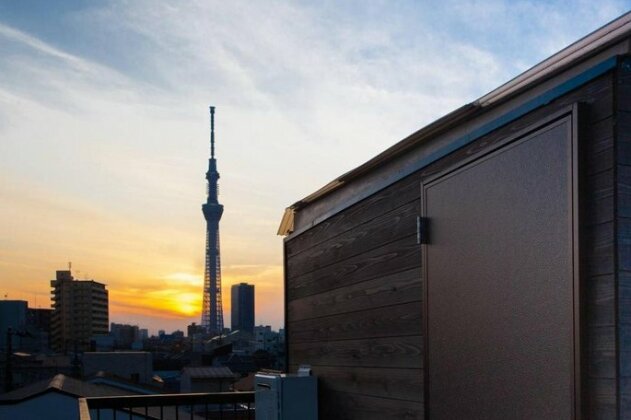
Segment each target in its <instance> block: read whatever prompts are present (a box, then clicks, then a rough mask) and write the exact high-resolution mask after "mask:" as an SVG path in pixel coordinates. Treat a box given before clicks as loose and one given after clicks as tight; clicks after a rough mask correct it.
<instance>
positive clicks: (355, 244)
mask: <svg viewBox="0 0 631 420" xmlns="http://www.w3.org/2000/svg"><path fill="white" fill-rule="evenodd" d="M614 80H615V79H614V74H613V72H610V73H607V74H605V75H603V76H601V77H599V78H597V79H595V80H593V81H591V82H590V83H588V84H586V85H584V86H582V87H581V88H579V89H577V90H575V91H572V92H570V93H569V94H567V95H565V96H563V97H561V98H558V99H556V100H555V101H553V102H551V103H549V104H548V105H546V106H545V107H543V108H539V109H537V110H535V111H533V112H531V113H529V114H527V115H526V116H524V117H522V118H520V119H518V120H516V121H514V122H512V123H511V124H508V125H506V126H504V127H501V128H499V129H498V130H495V131H493V132H492V133H489V134H487V135H485V136H483V137H481V138H480V139H478V140H476V141H475V142H473V143H471V144H470V145H468V146H466V147H464V148H462V149H459V150H457V151H455V152H454V153H452V154H450V155H448V156H446V157H444V158H442V159H441V160H439V161H436V162H434V163H433V164H431V165H429V166H427V167H425V168H423V169H422V170H420V171H418V172H416V173H414V174H412V175H410V176H408V177H406V178H404V179H402V180H400V181H398V182H396V183H394V184H391V185H390V186H388V187H386V188H385V189H383V190H381V191H379V192H378V193H376V194H374V195H372V196H370V197H368V198H366V199H365V200H363V201H361V202H359V203H357V204H355V205H353V206H352V207H349V208H347V209H345V210H344V211H342V212H340V213H338V214H335V215H334V216H332V217H330V218H329V219H327V220H325V221H323V222H322V223H319V224H317V225H315V226H314V227H312V228H310V229H308V230H306V231H304V232H302V233H301V234H299V235H297V236H295V237H290V238H288V239H287V240H286V242H285V281H286V283H285V290H286V292H285V293H286V326H287V347H288V362H289V369H290V370H291V371H294V370H295V369H296V368H297V367H298V365H299V364H301V363H308V364H311V365H312V367H313V372H314V374H315V375H317V376H318V377H319V387H320V391H319V392H320V396H319V400H320V418H326V419H373V418H375V419H377V418H379V419H384V418H395V417H400V418H410V419H412V418H414V419H417V418H422V417H423V327H422V325H423V322H422V321H423V320H422V319H421V317H422V313H423V306H422V305H423V302H422V291H423V282H422V275H421V273H422V267H421V250H420V246H419V245H418V244H417V243H416V216H417V215H419V214H420V181H421V179H423V178H424V177H426V176H429V175H432V174H435V173H437V172H440V171H442V170H444V169H445V168H447V167H450V166H452V165H453V164H454V163H456V162H459V161H462V160H463V159H471V158H472V157H474V156H480V155H483V154H484V153H485V152H486V151H487V150H488V148H489V147H491V146H493V145H494V144H496V143H497V142H500V141H502V140H504V139H506V138H507V137H509V136H514V135H515V134H516V133H520V132H522V131H523V130H524V129H526V128H527V127H530V126H532V125H533V124H535V123H537V122H538V121H541V120H542V119H544V118H545V117H547V116H549V115H551V114H553V113H554V112H556V111H559V110H562V109H565V108H567V107H568V106H569V105H572V104H574V103H577V102H578V103H582V104H584V105H585V107H584V108H585V114H584V115H583V121H582V127H581V138H580V142H581V147H582V148H583V156H584V160H583V161H582V162H581V163H580V164H581V172H582V177H583V178H582V179H581V190H580V200H581V205H582V208H581V211H582V214H581V238H580V241H581V242H580V243H581V250H582V251H581V252H582V255H581V256H582V265H583V272H582V279H583V280H582V281H583V294H584V295H583V297H584V301H585V303H586V306H587V310H586V311H585V314H584V320H583V327H582V328H583V330H582V331H583V339H584V349H585V360H584V365H585V369H584V374H583V376H584V380H585V382H586V383H585V395H584V400H585V406H586V413H587V416H585V418H590V419H591V418H593V419H597V418H598V419H600V418H602V419H608V418H616V415H617V413H616V402H617V395H618V376H617V364H618V362H619V361H618V360H617V347H616V340H617V332H616V319H617V317H618V316H619V315H618V314H616V309H617V303H616V296H617V292H616V285H617V284H618V285H620V286H622V285H623V284H622V283H623V282H621V281H620V278H621V277H618V275H617V272H616V258H617V257H616V247H615V243H616V227H617V226H620V225H621V223H620V221H618V220H616V216H615V215H616V212H617V214H618V215H620V214H623V212H624V214H626V215H627V217H629V219H628V220H629V221H631V207H628V208H625V209H624V210H621V209H620V203H621V202H623V201H624V202H627V203H630V204H631V183H630V181H631V172H629V171H623V170H621V169H619V167H620V165H621V164H622V162H619V161H618V162H616V158H615V155H614V153H615V152H616V150H619V149H620V148H621V146H620V145H615V142H614V137H615V133H614V129H613V126H614V123H615V121H616V115H615V114H614ZM630 80H631V78H630ZM619 89H620V87H619ZM629 89H631V87H629ZM619 103H620V102H619ZM629 103H630V104H631V101H629ZM629 115H630V116H631V107H630V109H629ZM628 123H629V126H630V127H631V118H630V119H629V121H628ZM628 143H629V144H628V151H627V153H626V156H627V158H628V165H629V167H630V168H631V130H629V131H628ZM618 153H620V152H618ZM616 165H618V168H616ZM616 176H617V177H618V178H617V182H618V184H617V185H618V191H621V190H622V189H624V190H625V191H626V194H627V195H626V196H625V198H624V200H623V199H622V198H618V200H617V204H618V208H616V195H615V192H616ZM625 200H626V201H625ZM626 232H627V234H630V233H631V229H630V230H627V231H626ZM620 235H621V233H619V234H618V237H619V238H618V240H619V241H620V242H621V243H623V242H624V241H626V243H627V244H629V246H630V247H631V236H626V237H625V238H624V240H623V239H622V238H620ZM621 249H622V248H621ZM619 252H621V251H620V250H619ZM621 259H622V258H618V261H619V260H621ZM627 260H628V261H630V262H629V264H628V266H629V267H628V268H629V270H630V271H629V272H628V273H626V272H625V273H626V274H625V275H626V276H627V279H629V284H626V285H625V287H626V289H625V292H626V295H624V296H626V297H625V299H628V300H629V302H631V259H627ZM621 296H622V293H621ZM630 306H631V305H630ZM620 316H621V315H620ZM624 319H626V320H628V321H629V322H630V324H629V325H631V310H629V309H627V310H626V312H624ZM625 331H626V330H625ZM628 344H629V348H628V353H627V354H626V355H625V357H631V334H629V335H628ZM629 371H630V372H627V374H628V375H627V376H625V378H628V379H627V380H626V381H627V382H625V384H626V383H628V384H629V385H628V386H630V387H631V368H629ZM625 386H626V385H625ZM630 390H631V388H630ZM627 395H629V393H627ZM628 403H629V405H630V406H631V401H629V402H628ZM630 418H631V417H630Z"/></svg>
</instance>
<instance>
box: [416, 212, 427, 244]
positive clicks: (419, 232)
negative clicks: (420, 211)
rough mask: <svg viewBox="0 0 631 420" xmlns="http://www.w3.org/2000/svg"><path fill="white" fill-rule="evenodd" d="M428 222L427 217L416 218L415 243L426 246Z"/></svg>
mask: <svg viewBox="0 0 631 420" xmlns="http://www.w3.org/2000/svg"><path fill="white" fill-rule="evenodd" d="M428 225H429V220H428V219H427V217H421V216H416V243H417V244H419V245H420V244H427V243H429V240H428V239H429V238H428V230H427V227H428Z"/></svg>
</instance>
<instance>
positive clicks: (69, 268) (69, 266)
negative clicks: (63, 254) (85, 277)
mask: <svg viewBox="0 0 631 420" xmlns="http://www.w3.org/2000/svg"><path fill="white" fill-rule="evenodd" d="M68 271H72V261H68Z"/></svg>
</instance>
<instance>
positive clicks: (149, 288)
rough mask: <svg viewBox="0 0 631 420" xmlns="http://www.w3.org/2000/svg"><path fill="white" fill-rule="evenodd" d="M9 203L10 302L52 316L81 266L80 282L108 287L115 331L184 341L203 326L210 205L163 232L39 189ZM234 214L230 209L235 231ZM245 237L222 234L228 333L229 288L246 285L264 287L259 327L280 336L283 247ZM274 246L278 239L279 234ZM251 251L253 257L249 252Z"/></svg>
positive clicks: (5, 190)
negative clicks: (59, 291) (55, 295)
mask: <svg viewBox="0 0 631 420" xmlns="http://www.w3.org/2000/svg"><path fill="white" fill-rule="evenodd" d="M202 182H203V181H202ZM200 183H201V182H200ZM0 196H2V197H5V198H7V199H8V200H10V202H11V206H0V227H1V228H2V231H3V232H5V233H6V236H5V237H4V241H6V242H8V246H5V247H3V248H2V249H0V273H2V278H3V281H2V284H1V286H0V287H1V289H0V292H1V293H2V296H3V297H4V296H5V295H6V296H7V298H8V299H18V300H27V301H28V302H29V306H31V307H42V308H45V307H49V306H50V280H52V279H54V277H55V271H56V270H66V269H68V266H67V264H68V261H72V272H73V275H74V276H75V278H76V279H86V278H87V279H94V280H96V281H99V282H102V283H105V284H106V285H107V289H108V290H109V300H110V304H109V306H110V320H111V321H112V322H119V323H132V324H139V325H140V326H141V327H145V328H149V329H150V331H151V332H153V333H155V332H157V331H158V330H159V329H166V330H167V331H170V330H175V329H180V330H184V331H185V329H186V326H187V325H188V324H190V323H191V322H196V323H198V324H199V322H200V318H201V303H202V286H203V273H204V266H203V260H204V259H203V255H204V241H205V222H204V219H203V215H202V213H201V202H202V200H203V198H204V197H203V196H200V197H199V200H198V201H199V202H200V204H199V207H200V208H199V209H198V208H195V209H193V211H191V214H193V215H194V214H195V213H196V212H195V210H199V211H198V214H197V220H194V219H193V220H188V221H187V220H186V218H183V219H178V221H177V223H175V222H176V221H174V226H170V227H165V226H162V225H160V224H159V223H158V224H156V222H155V221H152V217H150V216H148V217H147V218H145V219H144V220H134V219H133V218H124V217H122V216H120V215H116V214H112V213H108V212H105V211H101V210H99V209H95V208H93V207H92V206H90V205H87V203H85V202H84V201H83V200H81V199H79V198H77V197H63V196H61V195H60V194H49V193H48V192H47V191H45V190H43V189H42V188H41V187H40V186H36V185H23V184H22V185H20V184H19V183H14V184H8V183H0ZM195 207H198V206H195ZM149 212H151V209H150V210H149ZM231 213H232V212H231V209H230V207H229V206H228V207H227V209H226V213H225V214H226V219H227V220H228V221H230V219H231ZM178 225H180V226H178ZM268 227H269V228H271V227H272V226H268ZM241 234H243V233H241V232H239V231H236V232H234V230H233V229H231V228H230V227H228V228H226V229H222V237H221V247H222V264H223V266H222V287H223V311H224V324H225V326H226V327H229V326H230V287H231V286H232V285H233V284H237V283H241V282H247V283H250V284H254V285H255V293H256V320H255V321H256V323H257V325H258V324H265V325H272V326H273V327H274V328H276V329H277V328H280V327H282V320H283V313H282V309H281V310H280V311H279V304H280V302H282V299H283V287H282V283H283V282H282V275H283V273H282V260H281V254H280V249H281V243H280V242H281V241H280V238H278V240H277V242H278V245H279V248H278V249H277V250H271V249H269V246H263V245H262V244H260V243H257V240H256V238H248V237H242V236H240V235H241ZM269 237H271V238H273V231H271V229H270V233H269ZM248 241H250V242H251V245H253V246H252V247H247V246H246V247H244V246H243V245H244V243H247V242H248ZM254 245H257V246H254ZM247 249H250V250H251V251H247ZM244 250H245V251H244ZM280 306H282V305H280Z"/></svg>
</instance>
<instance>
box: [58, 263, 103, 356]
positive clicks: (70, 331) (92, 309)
mask: <svg viewBox="0 0 631 420" xmlns="http://www.w3.org/2000/svg"><path fill="white" fill-rule="evenodd" d="M50 286H51V287H52V289H53V290H52V306H53V313H52V316H51V345H52V348H53V350H56V351H60V352H66V351H68V350H74V349H75V348H76V349H77V350H88V349H89V348H90V338H91V337H92V336H95V335H100V334H107V333H108V321H109V309H108V294H107V290H106V289H105V285H104V284H102V283H98V282H96V281H94V280H75V279H74V278H73V277H72V274H71V272H70V270H61V271H57V278H56V279H55V280H51V282H50Z"/></svg>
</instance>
